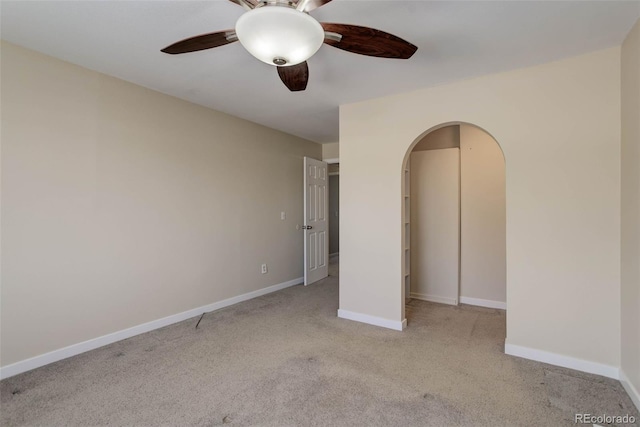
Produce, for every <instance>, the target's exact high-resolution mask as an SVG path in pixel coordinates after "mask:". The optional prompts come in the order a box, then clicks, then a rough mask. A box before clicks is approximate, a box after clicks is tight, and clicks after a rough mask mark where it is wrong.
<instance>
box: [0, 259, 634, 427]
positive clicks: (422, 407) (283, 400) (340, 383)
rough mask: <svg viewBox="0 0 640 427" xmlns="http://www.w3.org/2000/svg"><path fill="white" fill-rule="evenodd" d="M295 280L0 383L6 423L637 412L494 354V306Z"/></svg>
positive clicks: (304, 422) (413, 421) (424, 420)
mask: <svg viewBox="0 0 640 427" xmlns="http://www.w3.org/2000/svg"><path fill="white" fill-rule="evenodd" d="M331 274H332V276H330V277H329V278H328V279H325V280H323V281H322V282H319V283H316V284H314V285H312V286H309V287H306V288H305V287H303V286H295V287H292V288H288V289H285V290H283V291H280V292H277V293H273V294H270V295H266V296H263V297H260V298H257V299H254V300H251V301H248V302H245V303H241V304H238V305H235V306H233V307H229V308H226V309H223V310H220V311H217V312H214V313H209V314H206V315H205V316H204V318H203V320H202V322H201V323H200V326H199V327H198V329H197V330H196V329H195V324H196V322H197V320H198V318H194V319H190V320H187V321H185V322H182V323H179V324H176V325H173V326H169V327H166V328H163V329H161V330H157V331H154V332H150V333H147V334H144V335H139V336H137V337H134V338H130V339H128V340H124V341H121V342H118V343H115V344H112V345H109V346H106V347H103V348H100V349H97V350H94V351H91V352H88V353H85V354H81V355H79V356H76V357H73V358H70V359H67V360H63V361H60V362H58V363H55V364H52V365H49V366H45V367H43V368H40V369H36V370H34V371H31V372H27V373H24V374H21V375H18V376H15V377H12V378H8V379H6V380H3V381H2V382H1V383H0V398H1V400H0V402H1V405H2V406H1V414H0V424H2V425H3V426H13V425H30V426H62V425H70V426H93V425H110V426H164V425H170V426H189V425H193V426H214V425H222V424H231V425H260V426H314V425H317V426H343V425H354V426H372V425H385V426H418V425H420V426H444V425H487V426H489V425H490V426H517V425H523V426H524V425H527V426H528V425H543V426H556V425H567V426H568V425H575V424H573V416H574V413H576V412H587V413H591V414H609V415H612V414H627V413H631V414H634V415H635V416H636V419H639V418H640V417H639V416H638V413H637V411H636V410H635V408H634V407H633V404H632V403H631V401H630V399H629V397H628V396H627V395H626V394H625V392H624V390H623V389H622V387H621V386H620V384H619V383H618V382H617V381H613V380H610V379H607V378H602V377H598V376H594V375H588V374H583V373H580V372H575V371H571V370H568V369H562V368H556V367H553V366H549V365H544V364H541V363H537V362H532V361H527V360H524V359H519V358H515V357H510V356H506V355H504V354H503V344H504V336H505V314H504V312H502V311H500V310H490V309H482V308H474V307H470V306H460V307H451V306H443V305H438V304H430V303H426V302H422V301H415V300H414V301H412V302H410V303H409V305H408V307H407V315H408V320H409V328H408V329H407V330H406V331H405V332H395V331H390V330H385V329H382V328H377V327H374V326H369V325H364V324H360V323H356V322H351V321H348V320H343V319H338V318H337V317H336V310H337V308H338V284H337V265H336V264H333V265H332V267H331Z"/></svg>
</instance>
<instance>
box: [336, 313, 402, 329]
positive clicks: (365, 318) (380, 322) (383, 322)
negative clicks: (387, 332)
mask: <svg viewBox="0 0 640 427" xmlns="http://www.w3.org/2000/svg"><path fill="white" fill-rule="evenodd" d="M338 317H339V318H341V319H347V320H355V321H356V322H361V323H368V324H369V325H374V326H382V327H383V328H388V329H393V330H394V331H402V330H404V329H405V328H406V327H407V319H404V320H403V321H402V322H400V321H397V320H389V319H384V318H382V317H377V316H370V315H368V314H362V313H355V312H353V311H348V310H342V309H339V310H338Z"/></svg>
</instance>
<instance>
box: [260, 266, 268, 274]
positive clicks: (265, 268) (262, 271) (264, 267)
mask: <svg viewBox="0 0 640 427" xmlns="http://www.w3.org/2000/svg"><path fill="white" fill-rule="evenodd" d="M260 272H261V273H262V274H267V264H262V268H261V270H260Z"/></svg>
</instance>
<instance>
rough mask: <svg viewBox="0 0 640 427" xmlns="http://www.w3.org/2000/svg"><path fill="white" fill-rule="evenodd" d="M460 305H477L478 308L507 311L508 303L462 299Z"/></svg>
mask: <svg viewBox="0 0 640 427" xmlns="http://www.w3.org/2000/svg"><path fill="white" fill-rule="evenodd" d="M460 304H469V305H477V306H478V307H487V308H498V309H500V310H506V309H507V303H506V302H502V301H492V300H490V299H480V298H469V297H460Z"/></svg>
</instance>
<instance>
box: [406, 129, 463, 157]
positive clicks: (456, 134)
mask: <svg viewBox="0 0 640 427" xmlns="http://www.w3.org/2000/svg"><path fill="white" fill-rule="evenodd" d="M443 148H460V126H458V125H454V126H445V127H443V128H440V129H436V130H434V131H433V132H429V133H428V134H427V135H425V136H424V138H422V139H421V140H420V141H419V142H418V143H417V144H416V145H415V147H413V152H416V151H423V150H440V149H443Z"/></svg>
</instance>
